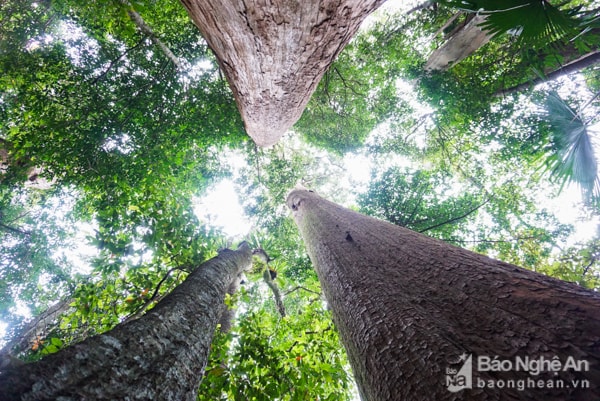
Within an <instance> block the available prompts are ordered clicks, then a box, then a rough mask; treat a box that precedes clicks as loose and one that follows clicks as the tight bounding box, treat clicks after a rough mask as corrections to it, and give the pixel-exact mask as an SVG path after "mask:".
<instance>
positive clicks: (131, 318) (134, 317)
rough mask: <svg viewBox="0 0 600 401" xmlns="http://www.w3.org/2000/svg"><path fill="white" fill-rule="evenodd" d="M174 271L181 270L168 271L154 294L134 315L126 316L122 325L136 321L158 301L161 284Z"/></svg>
mask: <svg viewBox="0 0 600 401" xmlns="http://www.w3.org/2000/svg"><path fill="white" fill-rule="evenodd" d="M175 270H182V269H181V268H180V267H174V268H172V269H170V270H169V271H168V272H167V274H165V276H164V277H163V278H162V279H161V280H160V281H159V282H158V284H157V285H156V288H155V289H154V292H153V293H152V296H151V297H150V298H149V299H148V300H147V301H146V302H145V303H144V304H143V305H142V306H141V307H140V308H139V309H138V310H137V311H135V312H134V313H132V314H131V315H129V316H127V318H125V320H124V321H123V323H126V322H129V321H131V320H135V319H138V318H139V317H141V316H142V314H143V313H144V311H145V310H146V309H148V307H149V306H150V304H152V303H153V302H154V301H156V300H158V298H159V293H158V292H159V291H160V287H161V286H162V285H163V283H164V282H165V281H166V280H167V278H169V276H170V275H171V273H173V272H174V271H175Z"/></svg>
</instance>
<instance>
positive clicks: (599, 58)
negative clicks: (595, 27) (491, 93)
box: [496, 50, 600, 96]
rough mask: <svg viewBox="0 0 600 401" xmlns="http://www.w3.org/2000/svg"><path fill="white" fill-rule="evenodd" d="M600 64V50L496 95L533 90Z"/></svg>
mask: <svg viewBox="0 0 600 401" xmlns="http://www.w3.org/2000/svg"><path fill="white" fill-rule="evenodd" d="M598 63H600V50H595V51H592V52H589V53H587V54H585V55H583V56H581V57H579V58H578V59H576V60H573V61H571V62H570V63H568V64H565V65H563V66H561V67H559V68H557V69H555V70H553V71H544V74H545V76H544V77H538V78H536V79H532V80H531V81H529V82H524V83H522V84H519V85H515V86H513V87H511V88H506V89H502V90H500V91H498V92H497V93H496V95H497V96H503V95H509V94H511V93H514V92H520V91H522V90H525V89H529V88H533V87H534V86H535V85H537V84H539V83H542V82H544V81H552V80H555V79H557V78H560V77H562V76H564V75H567V74H573V73H576V72H579V71H581V70H583V69H584V68H587V67H591V66H593V65H595V64H598Z"/></svg>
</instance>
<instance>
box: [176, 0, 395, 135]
mask: <svg viewBox="0 0 600 401" xmlns="http://www.w3.org/2000/svg"><path fill="white" fill-rule="evenodd" d="M383 1H384V0H335V1H317V0H306V1H300V0H290V1H275V0H270V1H262V2H258V3H257V2H254V1H249V0H219V1H213V0H210V1H208V0H181V2H182V3H183V5H184V6H185V8H186V9H187V10H188V13H189V14H190V17H191V18H192V20H193V21H194V23H195V24H196V26H198V28H199V29H200V32H201V33H202V35H203V36H204V38H205V39H206V41H207V43H208V45H209V46H210V48H211V49H212V50H213V52H214V53H215V55H216V57H217V60H218V62H219V65H220V67H221V69H222V70H223V71H224V73H225V76H226V77H227V80H228V82H229V85H230V86H231V89H232V91H233V95H234V97H235V100H236V102H237V105H238V109H239V110H240V113H241V115H242V119H243V120H244V125H245V127H246V132H247V133H248V135H250V137H252V139H253V140H254V142H255V143H256V144H257V145H258V146H270V145H273V144H275V143H276V142H277V141H278V140H279V138H281V137H282V136H283V134H284V133H285V132H286V131H287V130H288V129H289V128H290V127H291V126H292V125H293V124H294V123H295V122H296V121H298V119H299V118H300V116H301V115H302V112H303V110H304V108H305V106H306V104H307V103H308V100H309V99H310V96H311V95H312V93H313V92H314V90H315V89H316V87H317V84H318V83H319V81H320V80H321V77H322V76H323V74H324V73H325V71H326V70H327V68H329V65H330V64H331V63H332V62H333V60H334V59H335V57H336V56H337V55H338V54H339V53H340V51H342V49H343V48H344V46H345V45H346V44H347V43H348V42H349V41H350V39H351V38H352V36H353V35H354V34H355V33H356V31H357V30H358V28H359V26H360V24H361V22H362V21H363V20H364V19H365V18H366V17H367V15H369V14H370V13H371V12H372V11H374V10H375V9H376V8H377V7H379V6H380V5H381V4H383Z"/></svg>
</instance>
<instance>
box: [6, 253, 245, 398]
mask: <svg viewBox="0 0 600 401" xmlns="http://www.w3.org/2000/svg"><path fill="white" fill-rule="evenodd" d="M251 257H252V255H251V251H250V248H249V247H248V245H247V244H246V243H243V244H242V245H241V246H240V247H239V248H238V250H236V251H231V250H225V251H223V252H222V253H220V254H219V256H217V257H216V258H213V259H211V260H209V261H208V262H206V263H203V264H202V265H201V266H199V267H198V268H197V269H196V270H195V271H194V272H192V273H191V274H190V275H189V276H188V278H187V279H186V280H185V281H184V282H183V283H182V284H181V285H179V286H178V287H177V288H176V289H175V290H173V292H171V293H170V294H169V295H168V296H166V297H165V298H164V299H163V300H162V301H161V302H160V303H159V304H158V305H157V306H156V307H155V308H154V309H151V310H150V311H148V313H147V314H146V315H144V316H142V317H141V318H139V319H137V320H134V321H132V322H130V323H127V324H121V325H119V326H117V327H115V328H114V329H113V330H111V331H109V332H107V333H105V334H101V335H99V336H96V337H92V338H89V339H87V340H85V341H83V342H81V343H79V344H76V345H73V346H71V347H68V348H66V349H64V350H62V351H60V352H58V353H56V354H53V355H49V356H48V357H46V358H44V359H42V360H41V361H39V362H36V363H32V364H27V365H24V366H21V367H18V368H15V369H12V370H9V371H6V372H1V373H0V399H2V400H7V401H8V400H36V401H37V400H56V399H60V400H83V399H85V400H98V399H111V400H115V399H127V400H177V401H179V400H195V399H196V396H197V389H198V385H199V384H200V378H201V377H202V371H203V369H204V367H205V365H206V361H207V358H208V352H209V347H210V343H211V341H212V337H213V333H214V330H215V326H216V324H217V321H218V320H219V318H220V317H221V314H222V313H223V310H224V308H225V305H224V304H223V299H224V297H225V291H226V290H227V288H228V286H229V285H230V283H231V282H232V281H233V279H234V278H235V277H236V276H237V275H238V274H239V273H240V272H241V271H242V270H243V269H244V268H246V267H248V266H249V265H250V263H251Z"/></svg>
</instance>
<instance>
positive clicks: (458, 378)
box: [446, 354, 473, 393]
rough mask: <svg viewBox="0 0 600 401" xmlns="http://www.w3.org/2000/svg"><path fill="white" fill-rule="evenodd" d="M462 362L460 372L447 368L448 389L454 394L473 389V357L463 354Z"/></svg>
mask: <svg viewBox="0 0 600 401" xmlns="http://www.w3.org/2000/svg"><path fill="white" fill-rule="evenodd" d="M460 361H462V362H463V364H462V366H461V367H460V369H458V371H457V370H456V369H454V368H446V387H448V391H450V392H452V393H456V392H458V391H460V390H464V389H470V388H473V355H472V354H469V355H467V354H462V355H461V356H460Z"/></svg>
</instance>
